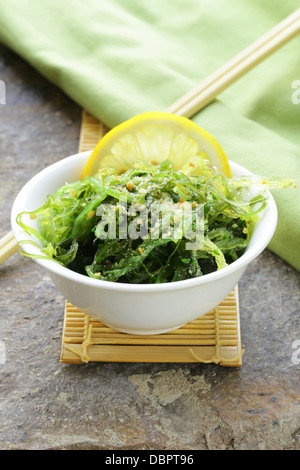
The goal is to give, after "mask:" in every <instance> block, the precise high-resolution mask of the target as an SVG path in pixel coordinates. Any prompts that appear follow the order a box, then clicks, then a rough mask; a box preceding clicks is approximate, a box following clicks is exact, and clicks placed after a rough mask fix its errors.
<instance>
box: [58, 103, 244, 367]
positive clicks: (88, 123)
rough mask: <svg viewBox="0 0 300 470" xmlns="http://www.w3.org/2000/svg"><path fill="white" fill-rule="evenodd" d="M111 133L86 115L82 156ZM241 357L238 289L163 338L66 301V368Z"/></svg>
mask: <svg viewBox="0 0 300 470" xmlns="http://www.w3.org/2000/svg"><path fill="white" fill-rule="evenodd" d="M107 131H108V129H107V128H106V127H105V126H104V125H103V124H102V123H101V122H100V121H99V120H98V119H96V118H95V117H93V116H92V115H91V114H89V113H88V112H87V111H83V113H82V125H81V132H80V139H79V151H80V152H83V151H86V150H91V149H93V148H94V147H95V146H96V145H97V143H98V142H99V140H100V139H101V138H102V137H103V135H104V134H105V133H106V132H107ZM243 352H244V351H243V350H242V347H241V332H240V315H239V294H238V286H236V287H235V289H234V290H233V291H232V292H231V293H230V294H229V295H228V296H227V297H226V299H224V300H223V301H222V302H221V303H220V304H219V305H218V306H217V307H216V308H215V309H213V310H212V311H211V312H209V313H207V314H206V315H204V316H202V317H199V318H198V319H196V320H193V321H191V322H189V323H188V324H187V325H184V326H183V327H181V328H178V329H177V330H174V331H171V332H169V333H164V334H161V335H143V336H141V335H130V334H125V333H120V332H118V331H114V330H113V329H111V328H109V327H107V326H105V325H104V324H103V323H101V322H100V321H98V320H96V319H94V318H91V317H89V316H88V315H86V314H85V313H84V312H82V311H81V310H80V309H78V308H77V307H76V306H74V305H72V304H71V303H70V302H69V301H68V300H66V302H65V311H64V324H63V333H62V345H61V357H60V361H61V362H62V363H69V364H82V363H87V362H93V361H95V362H172V363H173V362H200V363H201V362H203V363H215V364H220V365H222V366H228V367H239V366H241V365H242V355H243Z"/></svg>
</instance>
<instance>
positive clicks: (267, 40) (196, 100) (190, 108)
mask: <svg viewBox="0 0 300 470" xmlns="http://www.w3.org/2000/svg"><path fill="white" fill-rule="evenodd" d="M299 33H300V8H298V9H297V10H296V11H295V12H294V13H292V14H291V15H289V16H288V17H287V18H285V19H284V20H283V21H281V22H280V23H278V24H277V25H276V26H274V27H273V28H272V29H271V30H270V31H268V32H267V33H266V34H264V35H263V36H261V37H260V38H259V39H258V40H256V41H254V42H253V43H252V44H251V45H250V46H248V47H246V49H244V50H243V51H242V52H240V53H239V54H237V55H236V56H235V57H234V58H233V59H231V60H230V61H228V62H227V63H226V64H225V65H223V66H222V67H221V68H219V69H218V70H217V71H216V72H214V73H213V74H211V75H209V76H208V77H207V78H206V79H205V80H203V81H202V82H201V83H200V84H199V85H197V86H196V87H195V88H193V89H192V90H191V91H189V92H188V93H186V94H185V95H184V96H182V97H181V98H179V100H177V101H176V102H175V103H173V104H172V105H171V106H169V107H168V108H167V109H166V112H169V113H173V114H178V115H180V116H185V117H188V118H190V117H192V116H193V115H194V114H196V113H197V112H198V111H200V110H201V109H203V108H204V107H205V106H207V105H208V104H209V103H211V102H212V101H213V100H214V99H215V98H216V97H217V96H218V95H219V94H220V93H221V92H222V91H224V90H225V89H226V88H227V87H228V86H230V85H231V84H232V83H234V82H235V81H236V80H238V78H240V77H242V76H243V75H245V73H246V72H248V71H249V70H251V69H252V68H253V67H254V66H255V65H257V64H258V63H259V62H261V61H262V60H263V59H265V58H266V57H268V56H269V55H271V54H272V53H273V52H275V51H276V50H277V49H279V48H280V47H282V46H283V45H284V44H286V43H287V42H288V41H289V40H290V39H292V38H293V37H295V36H296V35H297V34H299ZM16 251H17V242H16V240H15V238H14V235H13V232H9V233H8V234H7V235H5V236H4V237H3V238H2V239H1V240H0V264H1V263H3V262H4V261H5V260H6V259H7V258H9V257H10V256H12V255H13V254H14V253H15V252H16Z"/></svg>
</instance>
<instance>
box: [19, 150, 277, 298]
mask: <svg viewBox="0 0 300 470" xmlns="http://www.w3.org/2000/svg"><path fill="white" fill-rule="evenodd" d="M90 153H91V151H90V150H88V151H86V152H80V153H76V154H74V155H71V156H69V157H66V158H63V159H61V160H59V161H57V162H56V163H53V164H51V165H49V166H47V167H46V168H44V169H43V170H41V171H40V172H38V173H37V174H36V175H35V176H33V177H32V178H31V179H30V180H29V181H28V182H27V183H26V184H25V185H24V186H23V187H22V188H21V190H20V191H19V193H18V194H17V196H16V198H15V200H14V203H13V206H12V210H11V226H12V231H13V233H14V235H15V238H16V240H17V242H18V241H21V240H22V239H23V238H21V237H20V236H19V235H20V233H21V231H22V229H21V227H20V226H19V225H18V224H17V223H16V216H17V215H18V214H19V213H20V212H22V211H23V210H25V209H24V208H22V209H21V210H20V209H18V207H20V206H21V205H22V199H23V195H24V194H25V193H26V192H28V191H29V189H30V188H31V187H34V186H35V185H36V184H37V183H38V182H39V180H40V179H41V178H43V177H44V176H45V174H47V173H48V172H49V170H54V169H57V170H59V168H60V167H61V166H62V165H64V164H65V163H66V161H67V160H71V159H77V160H78V161H81V159H84V158H87V157H88V156H89V154H90ZM228 161H229V165H230V166H231V167H232V169H234V168H236V169H237V170H239V171H243V172H244V174H248V175H251V174H252V175H253V174H254V173H252V172H251V171H249V170H248V169H246V168H245V167H243V166H242V165H240V164H238V163H236V162H233V161H231V160H228ZM266 194H267V195H268V200H267V203H266V207H265V209H264V212H263V214H264V215H263V217H262V218H261V219H260V223H263V220H264V218H265V217H266V215H267V214H269V217H268V219H269V221H270V223H269V224H266V227H265V230H264V231H263V237H260V239H259V241H258V242H257V243H256V244H255V245H254V246H253V245H252V246H248V247H247V249H246V251H245V253H244V254H243V255H242V256H241V257H240V258H238V259H237V260H236V261H234V262H233V263H231V264H230V265H228V266H226V267H224V268H222V269H220V270H219V271H214V272H212V273H209V274H205V275H203V276H199V277H195V278H192V279H185V280H182V281H175V282H169V283H168V282H165V283H161V284H129V283H118V282H112V281H104V280H101V279H94V278H91V277H88V276H85V275H83V274H79V273H76V272H75V271H72V270H70V269H68V268H67V267H65V266H62V265H60V264H58V263H57V262H55V261H51V260H44V259H39V258H32V259H33V260H34V261H35V262H36V263H38V264H39V265H41V266H43V267H44V268H45V269H46V270H48V271H50V273H51V274H54V275H58V276H61V277H63V278H65V279H68V280H70V281H73V282H76V283H79V284H82V285H86V286H89V287H94V288H97V289H105V290H113V291H123V292H124V291H127V292H136V293H138V292H139V293H142V292H148V293H149V292H162V291H173V290H179V289H186V288H191V287H195V286H198V285H203V284H207V283H210V282H214V281H217V280H220V279H222V278H224V277H226V276H230V275H231V274H234V273H235V272H237V271H239V270H240V269H243V268H246V267H247V265H248V264H249V263H250V262H251V261H253V260H254V259H255V258H256V257H257V256H258V255H259V254H260V253H261V252H262V251H263V250H264V249H265V248H266V246H267V245H268V243H269V242H270V241H271V239H272V237H273V235H274V232H275V229H276V225H277V218H278V212H277V206H276V203H275V200H274V198H273V196H272V194H271V193H270V191H269V190H267V191H266ZM23 233H24V232H23ZM26 236H27V239H29V240H30V239H32V240H35V238H34V237H33V236H30V235H27V234H26ZM24 251H26V250H24Z"/></svg>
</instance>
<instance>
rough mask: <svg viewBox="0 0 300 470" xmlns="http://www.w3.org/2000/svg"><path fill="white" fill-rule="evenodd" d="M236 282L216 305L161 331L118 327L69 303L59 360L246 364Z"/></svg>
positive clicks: (79, 361) (78, 362)
mask: <svg viewBox="0 0 300 470" xmlns="http://www.w3.org/2000/svg"><path fill="white" fill-rule="evenodd" d="M242 354H243V350H242V348H241V335H240V320H239V305H238V287H236V288H235V289H234V290H233V291H232V292H231V293H230V294H229V295H228V297H226V299H225V300H223V301H222V302H221V303H220V304H219V305H218V307H216V308H215V309H213V310H212V311H210V312H209V313H207V314H206V315H204V316H202V317H200V318H198V319H197V320H194V321H191V322H190V323H188V324H187V325H185V326H183V327H181V328H178V329H177V330H174V331H171V332H169V333H164V334H161V335H142V336H141V335H130V334H126V333H120V332H118V331H115V330H113V329H111V328H109V327H107V326H105V325H104V324H103V323H101V322H100V321H99V320H96V319H94V318H91V317H90V316H88V315H86V314H85V313H83V312H82V311H81V310H80V309H78V308H77V307H75V306H74V305H72V304H71V303H70V302H66V306H65V316H64V327H63V338H62V349H61V359H60V360H61V362H64V363H70V364H82V363H87V362H94V361H96V362H105V361H108V362H205V363H215V364H220V365H222V366H230V367H236V366H241V365H242Z"/></svg>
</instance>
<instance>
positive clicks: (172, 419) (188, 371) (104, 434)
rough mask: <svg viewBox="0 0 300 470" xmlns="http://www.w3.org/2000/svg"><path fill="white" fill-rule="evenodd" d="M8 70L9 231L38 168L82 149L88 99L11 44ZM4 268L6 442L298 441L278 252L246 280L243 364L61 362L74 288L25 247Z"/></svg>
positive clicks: (0, 109)
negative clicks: (74, 97) (18, 199)
mask: <svg viewBox="0 0 300 470" xmlns="http://www.w3.org/2000/svg"><path fill="white" fill-rule="evenodd" d="M0 79H1V80H4V82H5V83H6V91H7V97H6V105H1V106H0V166H1V176H0V178H1V180H0V205H1V214H2V217H1V226H0V237H1V236H3V235H5V234H6V233H7V232H8V231H9V230H10V210H11V206H12V203H13V201H14V198H15V196H16V194H17V193H18V191H19V190H20V189H21V187H22V186H23V185H24V184H25V183H26V182H27V181H28V179H30V178H31V177H32V176H33V175H34V174H35V173H37V172H38V171H40V170H41V169H43V168H44V167H46V166H48V165H49V164H51V163H53V162H55V161H57V160H59V159H61V158H63V157H65V156H67V155H71V154H72V153H76V151H77V148H78V138H79V129H80V118H81V109H80V108H79V107H78V106H77V105H76V104H75V103H73V102H72V101H71V100H70V99H69V98H68V97H67V96H65V95H64V94H63V93H62V92H61V91H60V90H58V89H57V88H56V87H55V86H53V85H52V84H50V83H49V82H48V81H46V80H45V79H44V78H43V77H41V76H40V75H39V74H38V73H37V72H36V71H35V70H33V69H32V68H31V67H30V66H29V65H28V64H26V63H25V62H24V61H23V60H21V59H20V58H19V57H18V56H16V55H15V54H14V53H13V52H11V51H9V50H7V49H6V48H3V47H0ZM0 279H1V283H0V289H1V293H0V310H1V313H0V341H1V344H2V346H3V345H4V346H5V351H6V361H5V363H4V364H1V363H0V449H2V450H7V449H36V450H37V449H85V450H87V449H114V450H117V449H127V450H129V449H156V450H160V449H169V450H172V449H177V450H178V449H189V450H192V449H193V450H197V449H201V450H202V449H267V450H269V449H299V448H300V446H299V434H300V411H299V365H297V364H295V363H294V362H295V361H293V360H292V355H293V353H294V357H295V356H296V359H297V358H298V359H300V352H299V354H298V355H297V350H295V349H293V343H294V341H296V340H299V341H300V328H299V326H300V325H299V314H300V303H299V300H300V295H299V293H300V276H299V273H298V272H296V271H295V270H294V269H293V268H291V267H290V266H289V265H287V264H286V263H285V262H284V261H282V260H281V259H280V258H278V257H277V256H275V255H274V254H272V253H271V252H269V251H267V250H266V251H265V252H264V253H263V254H262V255H261V256H260V257H259V258H258V259H257V260H256V261H255V262H254V263H253V264H252V265H251V266H250V267H249V268H248V270H247V272H246V273H245V275H244V277H243V279H242V281H241V282H240V286H239V287H240V308H241V328H242V343H243V347H244V348H245V354H244V357H243V366H242V368H240V369H234V368H223V367H220V366H217V365H210V364H205V365H204V364H150V363H149V364H148V363H147V364H127V363H119V364H115V363H90V364H85V365H79V366H77V365H69V364H61V363H60V362H59V356H60V346H61V336H62V324H63V309H64V299H63V297H62V296H61V294H60V293H59V292H58V291H57V290H56V288H55V287H54V286H53V285H52V282H51V280H50V278H48V276H47V274H46V273H45V272H44V271H43V270H42V269H41V268H40V267H39V266H38V265H37V264H36V263H34V261H32V260H30V259H28V258H24V257H22V256H21V255H19V254H15V255H14V256H13V257H11V258H10V259H9V260H7V261H6V262H5V263H4V264H3V265H2V266H0ZM299 348H300V347H299V346H298V349H299ZM2 362H3V361H2ZM296 362H297V361H296Z"/></svg>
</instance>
